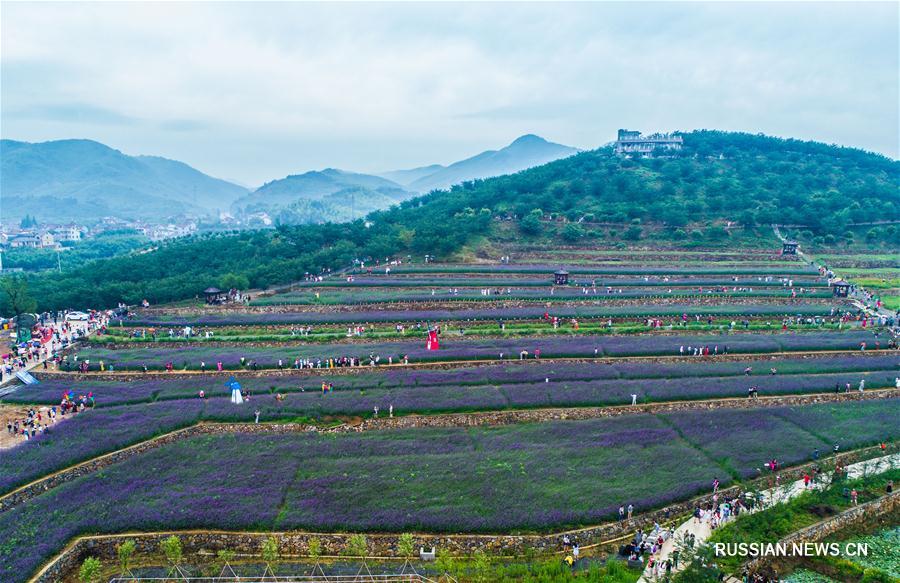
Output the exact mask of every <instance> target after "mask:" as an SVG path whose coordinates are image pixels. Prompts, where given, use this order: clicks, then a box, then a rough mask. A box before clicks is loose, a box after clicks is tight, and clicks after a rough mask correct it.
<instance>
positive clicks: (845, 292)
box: [831, 279, 851, 298]
mask: <svg viewBox="0 0 900 583" xmlns="http://www.w3.org/2000/svg"><path fill="white" fill-rule="evenodd" d="M850 287H851V286H850V282H847V281H844V280H843V279H838V280H835V281H833V282H831V291H832V293H833V294H834V297H836V298H846V297H847V296H849V295H850Z"/></svg>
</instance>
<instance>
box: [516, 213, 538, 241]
mask: <svg viewBox="0 0 900 583" xmlns="http://www.w3.org/2000/svg"><path fill="white" fill-rule="evenodd" d="M541 228H542V227H541V219H540V218H538V217H536V216H535V215H534V213H532V214H529V215H528V216H526V217H523V218H522V220H520V221H519V229H520V230H521V231H522V233H524V234H526V235H530V236H534V235H538V234H540V232H541Z"/></svg>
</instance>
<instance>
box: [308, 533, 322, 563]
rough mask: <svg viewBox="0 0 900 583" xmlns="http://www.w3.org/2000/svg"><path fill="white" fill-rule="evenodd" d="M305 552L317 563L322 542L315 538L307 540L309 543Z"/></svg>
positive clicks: (320, 553) (320, 554)
mask: <svg viewBox="0 0 900 583" xmlns="http://www.w3.org/2000/svg"><path fill="white" fill-rule="evenodd" d="M306 552H307V553H308V554H309V556H310V557H311V558H312V559H313V560H316V561H318V560H319V557H321V556H322V541H320V540H319V539H318V538H316V537H312V538H311V539H309V542H307V543H306Z"/></svg>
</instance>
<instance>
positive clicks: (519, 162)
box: [385, 134, 579, 192]
mask: <svg viewBox="0 0 900 583" xmlns="http://www.w3.org/2000/svg"><path fill="white" fill-rule="evenodd" d="M578 152H579V150H578V149H577V148H572V147H569V146H564V145H562V144H556V143H553V142H548V141H547V140H545V139H544V138H542V137H540V136H538V135H535V134H525V135H524V136H519V137H518V138H516V139H515V140H514V141H513V142H512V143H511V144H510V145H508V146H506V147H505V148H501V149H499V150H486V151H484V152H481V153H480V154H476V155H475V156H472V157H471V158H466V159H465V160H460V161H459V162H454V163H453V164H450V165H449V166H446V167H438V168H437V169H436V170H435V171H434V172H430V173H422V175H420V176H418V177H416V178H415V179H414V180H412V181H410V182H408V183H405V185H406V186H407V187H408V188H410V189H411V190H415V191H418V192H429V191H431V190H446V189H448V188H450V187H451V186H453V185H454V184H460V183H462V182H466V181H468V180H477V179H480V178H491V177H494V176H502V175H504V174H515V173H516V172H521V171H522V170H526V169H528V168H532V167H534V166H541V165H543V164H547V163H548V162H553V161H554V160H559V159H560V158H566V157H568V156H572V155H573V154H577V153H578ZM404 172H406V173H407V174H409V173H410V171H401V172H394V173H387V174H385V176H390V177H392V178H393V177H394V175H400V174H403V173H404Z"/></svg>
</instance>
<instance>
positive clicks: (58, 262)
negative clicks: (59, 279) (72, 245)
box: [56, 249, 62, 273]
mask: <svg viewBox="0 0 900 583" xmlns="http://www.w3.org/2000/svg"><path fill="white" fill-rule="evenodd" d="M56 270H57V271H59V272H60V273H62V262H61V261H60V260H59V249H57V250H56Z"/></svg>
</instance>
